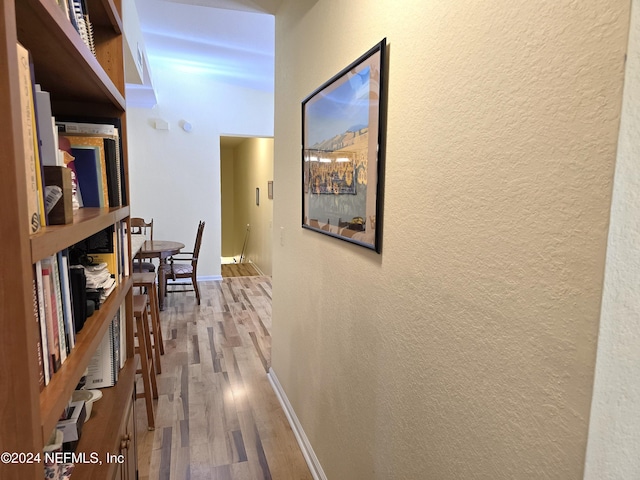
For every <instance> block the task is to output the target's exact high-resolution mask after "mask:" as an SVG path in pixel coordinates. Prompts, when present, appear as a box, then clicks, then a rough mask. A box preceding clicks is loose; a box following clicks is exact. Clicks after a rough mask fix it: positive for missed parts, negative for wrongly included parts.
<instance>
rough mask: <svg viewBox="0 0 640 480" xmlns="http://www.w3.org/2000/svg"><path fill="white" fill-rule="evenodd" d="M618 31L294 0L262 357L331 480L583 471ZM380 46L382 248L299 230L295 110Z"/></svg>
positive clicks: (615, 110) (583, 12) (616, 8)
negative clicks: (384, 96)
mask: <svg viewBox="0 0 640 480" xmlns="http://www.w3.org/2000/svg"><path fill="white" fill-rule="evenodd" d="M628 22H629V2H628V1H622V0H615V1H612V2H597V1H594V0H588V1H584V2H569V1H541V2H526V1H523V0H515V1H511V2H459V1H453V2H452V1H443V0H433V1H429V2H425V1H424V0H405V1H402V2H391V1H380V0H362V1H358V2H344V1H339V0H317V1H315V2H311V1H300V0H283V3H282V6H281V8H280V10H279V11H278V15H277V16H276V102H275V104H276V107H275V118H276V123H275V138H276V142H275V159H276V160H275V184H276V186H277V195H276V205H275V210H274V228H273V230H274V235H273V245H274V248H273V255H274V266H275V268H274V272H273V360H272V362H273V363H272V365H273V369H274V372H275V374H276V375H277V378H278V380H279V381H280V383H281V384H282V386H283V388H284V391H285V392H286V395H287V397H288V399H289V401H290V402H291V404H292V406H293V408H294V410H295V412H296V414H297V416H298V418H299V420H300V422H301V424H302V427H303V428H304V431H305V433H306V435H307V436H308V438H309V440H310V442H311V445H312V447H313V449H314V451H315V453H316V455H317V456H318V459H319V461H320V463H321V465H322V467H323V469H324V471H325V473H326V476H327V478H329V479H349V480H374V479H391V478H394V479H396V478H397V479H416V480H418V479H419V480H422V479H438V480H459V479H471V478H477V479H491V480H496V479H536V480H537V479H540V478H548V479H558V480H571V479H580V478H582V473H583V468H584V467H583V466H584V460H585V448H586V439H587V430H588V419H589V408H590V402H591V394H592V388H593V376H594V365H595V357H596V338H597V334H598V320H599V311H600V303H601V297H602V286H603V273H604V260H605V248H606V242H607V228H608V221H609V209H610V203H611V189H612V180H613V172H614V163H615V154H616V138H617V131H618V124H619V121H620V105H621V95H622V85H623V70H624V55H625V48H626V40H627V30H628ZM383 37H387V41H388V44H389V77H388V80H389V83H388V84H389V92H388V99H389V108H388V124H387V148H386V181H385V182H386V183H385V185H386V186H385V191H386V192H385V198H384V202H385V204H384V231H383V246H382V248H383V251H382V255H377V254H376V253H374V252H371V251H368V250H365V249H363V248H361V247H358V246H356V245H352V244H347V243H345V242H341V241H337V240H335V239H332V238H329V237H327V236H323V235H320V234H318V233H316V232H313V231H309V230H303V229H301V227H300V218H301V213H300V212H301V192H300V175H301V171H300V170H301V169H300V165H301V159H300V138H301V132H300V128H301V121H300V102H301V101H302V100H303V99H304V98H305V97H306V96H307V95H308V94H309V93H311V92H312V91H313V90H314V89H315V88H317V87H318V86H319V85H320V84H322V83H323V82H324V81H326V80H327V79H329V78H330V77H332V76H333V75H334V74H335V73H337V72H338V71H339V70H341V69H342V68H344V67H345V66H347V65H348V64H349V63H350V62H351V61H353V60H355V59H356V58H357V57H358V56H360V55H361V54H362V53H364V52H365V51H366V50H368V49H369V48H370V47H371V46H373V45H374V44H376V43H377V42H378V41H380V39H381V38H383Z"/></svg>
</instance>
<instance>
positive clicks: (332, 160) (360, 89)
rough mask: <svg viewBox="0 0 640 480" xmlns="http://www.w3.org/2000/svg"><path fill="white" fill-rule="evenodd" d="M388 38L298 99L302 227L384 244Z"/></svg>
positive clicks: (369, 243)
mask: <svg viewBox="0 0 640 480" xmlns="http://www.w3.org/2000/svg"><path fill="white" fill-rule="evenodd" d="M386 56H387V55H386V38H385V39H383V40H382V41H381V42H380V43H378V44H377V45H375V46H374V47H373V48H371V49H370V50H369V51H367V52H366V53H365V54H364V55H362V56H361V57H360V58H358V59H357V60H356V61H354V62H353V63H351V64H350V65H348V66H347V67H346V68H344V69H343V70H342V71H340V72H339V73H338V74H336V75H335V76H334V77H332V78H331V79H330V80H328V81H327V82H325V83H324V84H322V85H321V86H320V87H318V88H317V89H316V90H315V91H314V92H312V93H311V94H310V95H309V96H308V97H307V98H305V99H304V100H303V101H302V228H305V229H309V230H313V231H315V232H318V233H322V234H324V235H329V236H331V237H334V238H337V239H340V240H344V241H346V242H350V243H354V244H356V245H360V246H362V247H365V248H369V249H371V250H375V251H376V252H377V253H381V251H382V244H381V241H382V214H383V208H382V201H383V198H382V197H383V185H384V151H385V148H384V138H385V132H384V125H385V121H384V120H385V115H386V93H385V92H386Z"/></svg>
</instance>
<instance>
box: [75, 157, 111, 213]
mask: <svg viewBox="0 0 640 480" xmlns="http://www.w3.org/2000/svg"><path fill="white" fill-rule="evenodd" d="M71 152H72V153H71V154H72V155H73V156H74V157H75V160H74V161H73V163H74V166H75V171H76V176H77V178H78V185H79V186H80V192H82V203H83V206H84V207H103V206H104V191H103V189H102V170H101V167H100V156H99V153H98V152H97V151H96V148H95V147H76V148H72V149H71Z"/></svg>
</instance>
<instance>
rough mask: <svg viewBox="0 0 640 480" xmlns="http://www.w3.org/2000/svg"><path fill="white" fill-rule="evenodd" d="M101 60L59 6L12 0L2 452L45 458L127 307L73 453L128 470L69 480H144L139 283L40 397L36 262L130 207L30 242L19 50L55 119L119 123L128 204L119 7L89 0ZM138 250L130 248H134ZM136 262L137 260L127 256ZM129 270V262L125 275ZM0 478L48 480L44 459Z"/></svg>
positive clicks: (83, 212)
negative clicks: (122, 346) (118, 352)
mask: <svg viewBox="0 0 640 480" xmlns="http://www.w3.org/2000/svg"><path fill="white" fill-rule="evenodd" d="M88 5H89V8H90V10H89V15H90V18H91V20H92V23H93V25H94V39H95V44H96V54H95V56H94V55H93V54H92V52H91V51H90V49H89V48H88V47H87V46H86V45H85V44H84V42H83V41H82V39H81V37H80V35H79V34H78V32H77V31H76V30H75V28H74V27H73V25H72V24H71V23H70V21H69V20H68V19H67V17H66V15H65V13H64V12H63V10H62V9H61V8H60V7H59V5H58V3H57V1H56V0H5V1H3V2H2V6H1V7H0V8H1V9H2V15H0V42H2V48H0V65H2V66H3V68H2V69H0V124H2V126H3V139H2V143H3V148H2V149H0V224H1V225H2V227H1V228H0V245H2V249H1V250H0V269H1V270H0V328H2V337H0V364H1V365H2V367H3V371H2V374H1V375H0V452H16V453H31V454H37V453H41V452H42V448H43V446H44V444H45V443H46V440H47V439H48V438H49V436H50V434H51V433H52V431H53V430H54V428H55V425H56V423H57V421H58V418H59V415H60V413H61V412H62V410H63V408H64V406H65V405H66V404H67V402H68V400H69V399H70V397H71V394H72V392H73V390H74V388H75V386H76V385H77V383H78V381H79V380H80V378H81V376H82V375H83V373H84V371H85V369H86V367H87V365H88V364H89V362H90V360H91V358H92V356H93V354H94V353H95V351H96V349H97V348H98V346H99V344H100V342H101V340H102V338H103V336H104V335H105V332H106V331H107V329H108V327H109V324H110V321H111V319H112V318H113V317H114V316H115V315H116V313H117V312H118V311H119V309H120V307H121V305H123V304H124V305H125V306H126V315H125V318H122V319H121V322H122V325H123V327H126V336H127V352H126V357H127V358H126V363H125V367H124V368H123V369H122V370H121V371H120V374H119V380H118V383H117V385H116V386H115V387H111V388H109V389H105V390H104V397H103V398H102V399H101V400H99V401H98V402H97V403H95V404H94V406H93V409H94V413H93V415H92V418H91V420H90V421H89V422H87V423H86V424H85V425H84V428H83V431H82V438H81V441H80V443H79V445H78V449H77V450H76V451H77V452H101V454H106V453H107V452H109V453H110V454H112V455H125V457H126V462H125V465H119V464H106V465H105V464H102V465H94V464H82V465H77V466H76V470H75V471H74V473H73V475H72V478H74V479H76V478H77V479H82V478H91V479H109V480H112V479H121V478H122V479H129V478H131V479H133V478H135V476H136V473H135V472H136V459H135V431H134V429H133V422H132V418H133V417H132V415H133V413H132V412H133V403H134V402H133V400H132V398H133V393H134V379H135V370H136V367H135V361H134V357H133V348H132V345H133V331H132V327H131V325H132V323H133V318H132V308H131V307H132V295H133V294H132V281H131V278H130V277H125V278H124V279H123V281H122V282H120V284H119V285H118V286H117V287H116V289H115V290H114V291H113V292H112V293H111V295H110V296H109V297H108V299H107V300H106V301H105V302H104V303H103V305H101V308H100V309H99V310H96V311H95V312H94V314H93V315H92V316H91V317H89V319H87V321H86V323H85V325H84V327H83V329H82V330H81V331H80V332H79V333H78V335H77V337H76V345H75V347H74V348H73V349H72V350H71V352H70V353H69V355H68V357H67V359H66V361H65V362H64V363H63V365H62V366H61V368H60V369H59V370H58V371H57V372H56V373H55V374H53V375H52V377H51V380H50V382H49V384H48V385H47V386H46V387H44V389H43V390H42V391H41V390H40V385H39V376H40V375H39V371H40V367H39V365H38V351H37V350H38V349H37V342H38V339H39V337H40V332H39V331H38V326H37V322H35V321H34V309H33V264H34V263H35V262H37V261H39V260H42V259H44V258H45V257H48V256H50V255H53V254H55V253H56V252H58V251H60V250H63V249H65V248H67V247H70V246H72V245H74V244H75V243H77V242H79V241H81V240H83V239H85V238H87V237H89V236H91V235H93V234H94V233H97V232H99V231H101V230H104V229H105V228H107V227H109V226H111V225H116V224H118V223H119V222H123V221H124V222H126V223H127V224H128V222H129V214H130V210H129V206H123V207H118V208H85V209H80V210H79V211H78V212H77V213H76V214H75V215H74V219H73V223H71V224H69V225H56V226H47V227H43V228H42V229H41V230H40V231H39V232H38V233H37V234H35V235H29V226H28V222H27V218H28V216H27V213H26V212H27V199H28V196H27V189H26V181H25V178H26V168H25V161H24V158H25V147H24V141H23V128H24V127H23V125H22V121H21V107H20V98H21V96H20V88H19V73H18V57H17V52H16V44H17V43H18V42H19V43H21V44H22V45H23V46H24V47H26V48H27V49H28V50H29V52H30V54H31V58H32V60H33V65H34V71H35V81H36V82H37V83H39V84H40V85H41V86H42V89H43V90H45V91H48V92H49V93H50V95H51V102H52V111H53V115H54V116H67V117H69V116H71V117H75V118H87V117H104V118H105V119H114V118H115V119H118V120H119V121H120V127H121V128H120V138H121V141H122V147H123V157H122V159H121V160H122V162H123V167H124V178H123V182H124V192H123V193H124V196H125V197H126V198H127V199H129V198H130V195H129V187H128V175H127V171H128V162H127V155H126V146H127V142H126V112H125V105H126V102H125V80H124V63H123V37H122V25H123V22H122V15H121V12H122V5H121V0H90V1H89V2H88ZM126 243H128V245H130V243H131V242H130V241H129V242H126ZM127 248H129V253H130V246H128V247H127ZM129 268H131V264H130V265H129ZM0 478H2V479H3V480H5V479H10V480H14V479H15V480H19V479H20V480H22V479H27V478H28V479H39V478H44V465H43V463H42V461H40V462H31V463H21V464H18V463H0Z"/></svg>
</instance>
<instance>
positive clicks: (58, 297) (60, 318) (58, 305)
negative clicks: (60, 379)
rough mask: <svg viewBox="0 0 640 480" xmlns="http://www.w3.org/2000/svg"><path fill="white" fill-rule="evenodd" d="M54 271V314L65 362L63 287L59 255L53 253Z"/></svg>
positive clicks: (61, 358)
mask: <svg viewBox="0 0 640 480" xmlns="http://www.w3.org/2000/svg"><path fill="white" fill-rule="evenodd" d="M50 259H51V265H52V268H53V270H52V272H51V281H52V283H53V292H54V294H55V299H54V302H55V310H54V314H55V317H56V321H57V322H58V338H59V340H58V341H59V344H60V363H64V362H65V361H66V360H67V354H68V353H69V348H68V344H67V334H66V332H65V328H64V323H65V321H64V310H63V305H62V289H61V287H60V265H59V264H58V256H57V255H52V256H51V257H50Z"/></svg>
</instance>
